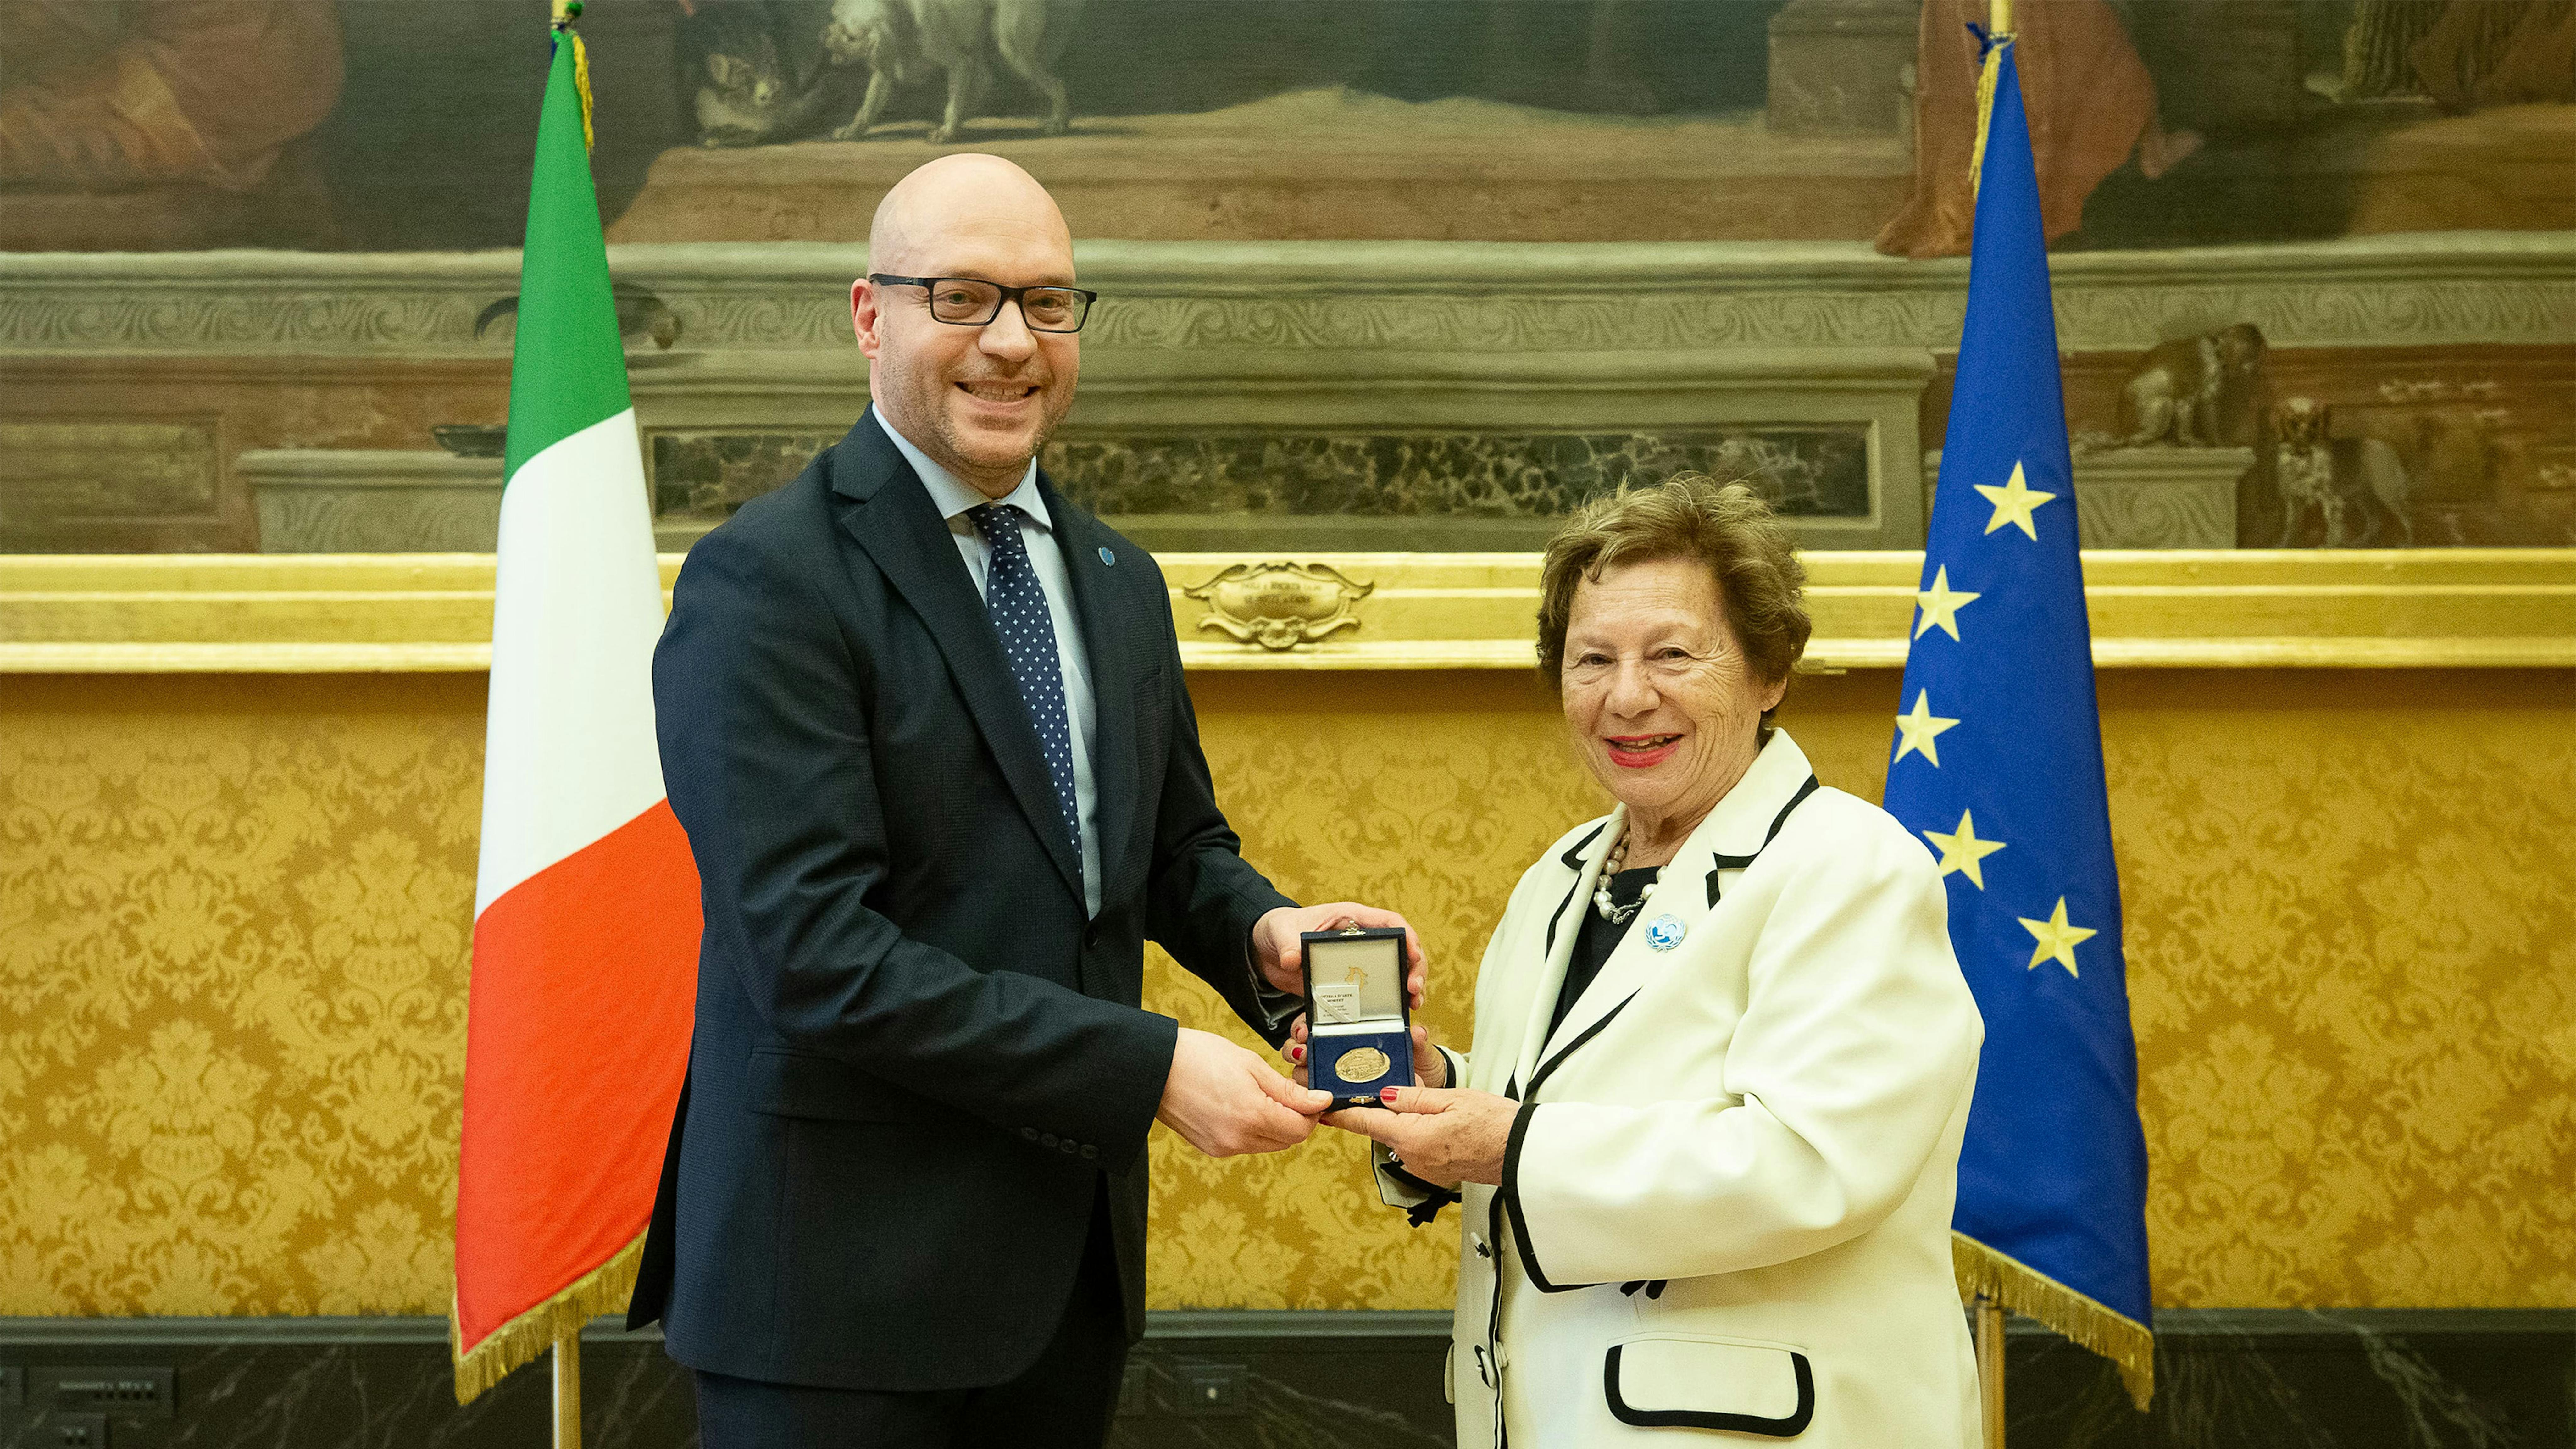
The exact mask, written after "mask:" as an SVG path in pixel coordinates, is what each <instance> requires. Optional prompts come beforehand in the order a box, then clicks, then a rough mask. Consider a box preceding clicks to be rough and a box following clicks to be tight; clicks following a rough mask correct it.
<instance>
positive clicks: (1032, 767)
mask: <svg viewBox="0 0 2576 1449" xmlns="http://www.w3.org/2000/svg"><path fill="white" fill-rule="evenodd" d="M832 488H833V491H834V492H836V493H838V494H840V495H841V496H842V497H843V498H845V499H847V500H849V506H846V507H844V508H842V509H841V510H840V516H841V526H842V527H843V528H844V529H846V530H847V531H848V533H849V535H850V537H851V539H852V540H853V541H854V542H856V543H857V544H858V546H859V547H860V549H862V550H863V551H865V552H866V554H867V556H868V557H869V559H871V560H872V561H874V562H875V564H876V566H877V568H878V570H879V571H880V572H882V573H883V574H884V575H885V576H886V579H887V581H888V582H890V583H892V584H893V585H894V588H895V592H896V593H898V594H901V595H902V596H903V600H904V602H905V603H907V604H910V605H911V606H912V609H913V612H915V613H917V614H919V615H920V616H921V621H922V623H923V624H925V625H927V626H928V627H929V629H930V637H931V638H932V639H933V640H934V641H936V642H937V644H938V646H939V652H940V655H941V656H942V657H943V658H945V659H946V660H947V661H948V673H949V676H950V677H951V678H953V679H955V680H956V681H957V692H958V693H959V694H960V695H962V696H964V698H965V700H966V709H967V713H969V714H970V715H972V716H973V717H974V720H975V727H976V729H977V730H978V731H979V732H980V733H981V734H982V735H983V736H984V744H985V746H986V748H988V749H990V750H991V751H992V752H993V758H994V759H995V760H996V761H998V762H999V763H1000V764H1001V767H1002V777H1003V778H1004V779H1006V780H1008V781H1009V782H1010V785H1011V794H1012V796H1013V797H1014V798H1016V799H1017V800H1018V801H1019V802H1020V810H1021V812H1022V813H1023V814H1025V815H1027V816H1028V820H1029V827H1030V828H1031V829H1032V830H1034V831H1036V832H1037V836H1038V839H1039V841H1040V842H1042V843H1043V844H1044V845H1045V846H1046V852H1047V855H1048V857H1049V858H1050V859H1052V860H1054V861H1055V864H1056V869H1057V870H1058V871H1060V872H1061V873H1062V874H1063V876H1064V881H1065V884H1066V885H1067V886H1068V887H1070V888H1072V889H1073V891H1074V894H1075V896H1076V897H1077V898H1079V897H1080V895H1081V893H1082V892H1081V887H1080V884H1079V882H1080V880H1081V878H1082V877H1081V869H1082V862H1081V860H1080V859H1079V858H1078V857H1077V856H1076V855H1075V854H1074V848H1073V842H1072V841H1071V840H1070V839H1068V838H1066V835H1065V829H1064V812H1063V809H1062V808H1061V807H1060V806H1058V805H1057V803H1056V795H1055V781H1054V778H1053V777H1052V776H1051V775H1049V774H1048V773H1047V764H1046V752H1045V750H1044V749H1043V748H1042V747H1041V746H1040V745H1039V744H1038V731H1037V725H1036V724H1035V723H1034V722H1033V721H1031V720H1030V718H1029V706H1028V701H1026V700H1024V699H1022V698H1021V697H1020V691H1019V686H1018V685H1016V684H1014V683H1013V682H1012V680H1011V666H1010V661H1009V660H1008V659H1006V658H1005V657H1004V656H1003V654H1002V640H1001V636H1000V635H998V634H996V633H994V632H993V616H992V614H991V613H990V612H989V611H988V610H987V609H986V608H985V607H984V600H983V597H982V596H981V595H979V594H977V593H976V592H975V580H974V577H973V576H972V575H970V574H968V573H967V572H966V561H965V560H964V559H962V558H959V557H958V556H957V541H956V538H955V536H954V535H952V534H950V533H949V531H948V523H947V521H946V520H945V519H943V518H941V517H940V516H939V509H938V508H937V506H936V505H934V504H932V502H931V501H930V491H929V490H928V489H926V488H924V487H922V486H921V480H920V479H919V478H917V477H915V476H914V474H913V471H912V465H911V464H910V463H907V462H905V461H904V457H903V454H902V453H900V452H898V451H896V449H895V446H894V444H893V442H892V441H890V440H889V439H888V438H887V437H886V435H885V429H884V428H883V427H881V426H880V425H879V424H878V422H877V420H876V416H875V410H874V409H870V410H869V412H868V413H866V414H864V415H862V416H861V417H860V419H859V421H858V425H857V426H856V427H853V428H852V429H850V432H849V435H848V436H846V437H844V438H843V439H841V441H840V443H839V444H838V445H837V446H836V447H834V449H833V450H832ZM1104 798H1105V797H1104Z"/></svg>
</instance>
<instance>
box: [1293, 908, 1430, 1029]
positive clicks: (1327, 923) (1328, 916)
mask: <svg viewBox="0 0 2576 1449" xmlns="http://www.w3.org/2000/svg"><path fill="white" fill-rule="evenodd" d="M1354 925H1356V926H1368V927H1371V928H1375V927H1378V926H1403V927H1404V960H1405V966H1406V968H1407V969H1406V974H1405V978H1404V990H1405V994H1406V995H1407V996H1408V997H1410V998H1412V1001H1413V1009H1414V1010H1416V1011H1420V1010H1421V1009H1422V972H1423V955H1422V938H1421V937H1420V936H1418V935H1415V934H1414V931H1413V927H1412V926H1411V925H1410V924H1408V923H1407V922H1406V921H1405V919H1404V917H1402V916H1399V915H1397V914H1396V913H1395V912H1393V911H1382V910H1379V909H1378V908H1377V907H1375V906H1364V905H1361V904H1359V903H1358V902H1357V901H1335V902H1333V903H1332V904H1331V905H1325V906H1280V907H1278V908H1277V909H1275V910H1273V911H1271V912H1270V913H1269V914H1267V915H1265V916H1263V917H1262V918H1261V919H1260V920H1259V921H1256V922H1254V923H1253V927H1252V964H1254V965H1255V966H1258V967H1260V968H1261V978H1262V979H1263V980H1264V981H1267V982H1269V983H1270V986H1271V989H1272V990H1274V991H1287V992H1303V991H1304V990H1305V989H1306V975H1305V954H1306V953H1305V951H1304V949H1303V948H1302V947H1301V946H1300V945H1299V944H1298V941H1297V938H1298V937H1299V936H1301V935H1303V934H1305V933H1306V932H1308V931H1334V930H1339V929H1341V928H1342V927H1344V926H1354Z"/></svg>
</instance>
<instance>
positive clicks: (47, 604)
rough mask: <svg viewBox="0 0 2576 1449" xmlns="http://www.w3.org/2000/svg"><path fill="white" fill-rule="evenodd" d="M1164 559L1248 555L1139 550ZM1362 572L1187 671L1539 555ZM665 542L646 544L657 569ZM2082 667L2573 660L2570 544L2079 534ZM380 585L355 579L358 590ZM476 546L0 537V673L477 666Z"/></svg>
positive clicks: (1483, 610)
mask: <svg viewBox="0 0 2576 1449" xmlns="http://www.w3.org/2000/svg"><path fill="white" fill-rule="evenodd" d="M1804 557H1805V562H1806V565H1807V570H1808V590H1807V603H1808V609H1809V612H1810V614H1811V615H1812V616H1813V618H1814V620H1815V636H1814V638H1813V640H1812V641H1811V642H1810V643H1809V645H1808V648H1807V657H1806V664H1805V667H1806V668H1808V669H1811V670H1817V671H1833V670H1843V669H1886V668H1895V667H1899V666H1901V665H1902V664H1903V663H1904V661H1905V651H1906V648H1907V636H1908V631H1909V628H1910V626H1911V623H1912V620H1913V612H1914V591H1915V588H1916V585H1917V583H1918V582H1919V580H1920V576H1921V573H1922V566H1923V557H1922V555H1921V554H1920V553H1906V552H1894V551H1888V552H1825V551H1817V552H1810V553H1808V554H1806V555H1805V556H1804ZM1157 561H1158V562H1159V563H1160V565H1161V567H1162V568H1163V570H1164V572H1165V574H1166V575H1167V576H1168V577H1170V578H1172V579H1174V580H1183V581H1186V580H1203V579H1207V578H1209V577H1211V576H1213V575H1216V574H1220V573H1222V572H1223V571H1225V570H1226V569H1228V568H1230V567H1233V566H1235V565H1238V564H1248V563H1257V562H1259V561H1260V560H1259V559H1258V558H1257V557H1253V556H1246V555H1243V554H1222V553H1167V554H1162V555H1158V556H1157ZM1309 561H1311V562H1316V563H1322V564H1327V565H1330V566H1331V567H1333V568H1335V569H1338V570H1340V571H1342V572H1343V573H1345V574H1347V575H1352V576H1355V577H1359V578H1365V579H1367V580H1369V581H1370V582H1371V583H1372V584H1374V585H1375V586H1376V587H1375V592H1374V593H1373V594H1372V595H1371V596H1370V600H1369V622H1368V627H1367V629H1366V631H1365V634H1366V637H1365V638H1364V639H1363V638H1353V637H1352V634H1351V632H1350V631H1344V632H1342V633H1340V634H1337V635H1336V636H1334V637H1332V638H1330V639H1326V640H1324V641H1322V642H1320V643H1315V644H1312V645H1307V646H1303V647H1300V648H1298V649H1295V650H1292V651H1289V652H1286V653H1279V652H1274V651H1272V650H1268V649H1264V648H1262V647H1261V646H1260V645H1259V644H1258V643H1235V642H1230V641H1219V640H1207V639H1204V638H1203V637H1202V636H1201V630H1200V628H1199V619H1200V616H1201V614H1202V612H1203V606H1202V605H1201V604H1200V603H1199V601H1197V600H1196V599H1194V598H1192V597H1191V596H1190V595H1189V594H1188V592H1187V591H1186V590H1185V589H1183V588H1180V587H1175V588H1174V589H1173V614H1174V619H1175V621H1176V623H1177V625H1178V627H1179V629H1180V631H1181V638H1182V643H1181V646H1180V648H1181V658H1182V662H1183V664H1184V665H1186V666H1187V667H1189V668H1191V669H1194V670H1281V669H1289V670H1379V669H1403V670H1430V671H1442V670H1460V669H1469V670H1487V669H1506V670H1526V669H1532V668H1535V666H1536V659H1535V651H1534V648H1533V645H1532V642H1531V637H1530V619H1531V618H1532V616H1533V615H1534V614H1535V613H1536V610H1537V604H1538V557H1537V555H1535V554H1528V553H1485V554H1472V553H1451V554H1418V553H1326V554H1320V555H1318V556H1315V557H1313V558H1311V559H1310V560H1309ZM680 562H681V560H680V556H678V555H665V556H664V557H663V560H662V570H663V582H664V586H665V587H666V588H667V587H668V586H669V583H670V581H671V579H672V578H674V577H676V576H677V573H678V570H679V567H680ZM2085 574H2086V580H2087V584H2086V598H2087V601H2088V603H2089V605H2090V612H2091V622H2092V630H2093V657H2094V662H2095V664H2096V665H2097V666H2099V667H2103V668H2254V667H2265V668H2327V669H2352V668H2369V669H2383V668H2541V669H2576V549H2564V548H2561V549H2503V548H2497V549H2474V548H2443V549H2433V548H2427V549H2403V550H2401V549H2384V550H2381V549H2372V550H2345V551H2335V550H2322V549H2320V550H2311V551H2294V552H2271V551H2240V550H2212V551H2199V550H2181V549H2176V550H2162V551H2100V552H2089V553H2087V554H2086V555H2085ZM370 595H375V596H377V597H375V598H373V599H370V598H369V597H368V596H370ZM491 632H492V559H491V556H490V555H488V554H483V555H471V554H376V555H324V554H316V555H303V556H298V555H286V554H270V555H236V556H219V555H138V556H124V557H109V556H80V555H65V556H26V557H16V558H0V673H21V674H25V673H124V674H152V673H335V672H349V671H471V670H479V669H483V668H487V667H489V660H490V651H491V645H490V640H491Z"/></svg>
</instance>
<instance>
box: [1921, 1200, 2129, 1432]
mask: <svg viewBox="0 0 2576 1449" xmlns="http://www.w3.org/2000/svg"><path fill="white" fill-rule="evenodd" d="M1950 1268H1951V1271H1952V1272H1953V1273H1954V1274H1955V1275H1956V1276H1957V1277H1958V1280H1959V1297H1960V1298H1961V1299H1962V1300H1967V1299H1973V1298H1976V1297H1979V1296H1980V1295H1982V1296H1984V1297H1987V1298H1991V1299H1993V1300H1994V1301H1995V1302H1997V1303H2000V1304H2002V1305H2003V1306H2004V1307H2005V1308H2007V1309H2010V1310H2011V1311H2013V1312H2015V1313H2018V1314H2020V1315H2022V1316H2023V1317H2024V1318H2029V1319H2034V1320H2036V1321H2038V1322H2039V1323H2041V1324H2044V1325H2046V1326H2047V1327H2049V1328H2051V1329H2054V1330H2055V1331H2057V1332H2059V1333H2062V1334H2064V1335H2066V1337H2067V1338H2069V1339H2070V1340H2072V1341H2074V1342H2075V1343H2076V1344H2078V1345H2081V1346H2082V1347H2084V1348H2087V1349H2090V1350H2092V1351H2093V1352H2095V1353H2097V1354H2100V1355H2101V1356H2102V1357H2104V1358H2107V1359H2109V1360H2110V1361H2111V1364H2112V1366H2113V1367H2114V1368H2117V1369H2118V1370H2119V1371H2120V1382H2121V1383H2122V1384H2124V1385H2126V1386H2127V1388H2128V1390H2129V1400H2130V1402H2132V1403H2134V1404H2136V1405H2137V1406H2138V1412H2139V1413H2142V1414H2143V1413H2145V1412H2146V1411H2147V1401H2148V1400H2150V1399H2152V1398H2154V1397H2155V1393H2156V1336H2155V1334H2154V1333H2153V1332H2151V1331H2150V1330H2149V1329H2148V1328H2147V1326H2146V1325H2145V1324H2143V1323H2140V1322H2139V1321H2138V1320H2136V1319H2134V1318H2131V1317H2130V1316H2129V1315H2127V1314H2125V1313H2122V1312H2120V1311H2119V1310H2118V1309H2116V1308H2111V1307H2108V1306H2106V1305H2104V1304H2101V1303H2097V1302H2095V1301H2094V1300H2092V1299H2090V1298H2087V1297H2085V1296H2084V1295H2083V1294H2081V1293H2078V1292H2076V1291H2075V1290H2074V1289H2072V1288H2069V1287H2067V1286H2066V1285H2065V1284H2063V1283H2060V1282H2058V1281H2057V1280H2055V1279H2053V1278H2050V1277H2048V1276H2047V1275H2045V1274H2043V1273H2041V1272H2040V1271H2039V1270H2038V1269H2036V1268H2033V1267H2031V1266H2030V1265H2029V1264H2027V1263H2024V1262H2022V1261H2021V1260H2020V1259H2018V1258H2013V1257H2010V1256H2008V1255H2006V1254H2003V1253H1998V1252H1996V1251H1995V1250H1994V1249H1992V1248H1989V1247H1987V1246H1986V1245H1985V1244H1983V1243H1980V1242H1978V1241H1977V1240H1976V1239H1974V1238H1972V1237H1969V1236H1968V1235H1967V1234H1965V1233H1959V1232H1953V1233H1951V1234H1950Z"/></svg>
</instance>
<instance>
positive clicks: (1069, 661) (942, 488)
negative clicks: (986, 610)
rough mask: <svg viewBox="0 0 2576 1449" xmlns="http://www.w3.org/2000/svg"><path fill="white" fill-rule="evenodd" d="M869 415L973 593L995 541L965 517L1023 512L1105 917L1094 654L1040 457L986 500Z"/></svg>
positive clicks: (1095, 891)
mask: <svg viewBox="0 0 2576 1449" xmlns="http://www.w3.org/2000/svg"><path fill="white" fill-rule="evenodd" d="M868 415H869V416H870V417H873V418H875V419H876V420H877V426H878V427H880V428H883V429H885V435H886V437H888V438H889V439H892V440H893V442H894V446H895V449H896V451H898V452H900V453H902V454H903V457H904V461H905V462H907V463H910V464H911V465H912V471H913V473H914V475H915V476H916V477H918V478H920V479H921V486H922V487H923V488H925V489H928V490H929V492H930V501H931V504H932V505H933V506H934V507H936V508H938V510H939V516H940V517H941V518H943V519H945V520H947V523H948V533H949V536H950V537H951V538H954V539H955V540H956V541H957V555H958V557H960V558H962V559H964V560H965V561H966V572H967V574H968V576H969V577H971V578H973V579H974V580H975V592H976V593H977V594H979V595H980V594H982V593H983V592H984V576H985V574H986V572H987V571H988V570H990V569H991V567H992V563H993V546H992V545H991V544H989V543H986V542H985V541H984V535H983V534H981V533H979V532H977V531H976V528H975V524H974V521H973V520H971V519H969V518H968V517H967V516H966V514H967V513H968V511H970V510H972V509H977V508H981V507H983V506H984V505H985V504H987V503H1005V504H1008V505H1010V506H1011V507H1013V508H1016V509H1018V510H1019V511H1020V512H1019V519H1020V537H1021V538H1022V539H1023V540H1024V541H1026V542H1027V544H1028V546H1029V565H1030V567H1032V568H1034V569H1035V570H1036V571H1037V576H1038V587H1039V588H1040V589H1042V590H1044V591H1045V592H1046V601H1047V613H1048V614H1049V615H1051V616H1052V617H1053V618H1054V621H1055V655H1056V658H1057V659H1058V660H1059V661H1061V663H1062V665H1063V668H1064V703H1065V713H1066V715H1067V717H1068V720H1069V723H1070V724H1071V725H1072V729H1073V796H1074V805H1075V807H1076V808H1077V809H1079V810H1080V811H1081V814H1082V894H1083V897H1084V900H1083V910H1084V912H1085V914H1086V915H1091V916H1096V915H1099V914H1100V784H1099V781H1098V780H1097V779H1096V778H1094V776H1093V773H1092V768H1091V742H1092V741H1093V740H1094V739H1095V738H1097V737H1098V730H1099V712H1098V710H1097V709H1096V708H1095V707H1094V705H1093V702H1092V695H1091V656H1090V655H1089V654H1088V653H1086V652H1085V651H1084V649H1083V647H1082V626H1081V617H1080V616H1079V615H1077V614H1076V613H1075V612H1074V607H1073V581H1072V580H1071V579H1070V578H1068V577H1067V576H1066V574H1065V568H1064V550H1063V549H1061V548H1059V547H1057V546H1056V541H1055V520H1054V519H1053V518H1052V517H1050V516H1049V515H1048V513H1047V506H1046V499H1045V498H1044V497H1043V496H1041V495H1040V494H1039V492H1038V463H1037V459H1035V458H1031V459H1030V460H1029V470H1028V472H1026V473H1024V474H1022V475H1021V476H1020V486H1019V487H1017V488H1014V489H1012V490H1011V491H1010V492H1009V493H1008V494H1006V495H1004V496H1002V497H1000V498H987V497H985V496H984V495H983V494H981V493H979V492H977V491H976V490H975V489H973V488H971V487H969V486H967V485H966V484H965V483H963V482H961V481H959V480H958V478H957V475H956V474H954V473H951V472H949V471H948V470H947V469H945V468H943V467H941V466H939V464H938V463H936V462H934V461H932V459H931V457H930V455H929V454H927V453H925V452H923V451H921V449H919V448H917V447H914V446H913V443H912V440H911V439H910V438H907V437H905V436H904V435H903V434H902V433H900V432H898V431H896V430H895V426H894V424H892V423H889V422H887V421H886V420H885V415H884V414H883V413H880V412H878V411H877V410H876V409H874V408H870V409H869V410H868Z"/></svg>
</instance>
